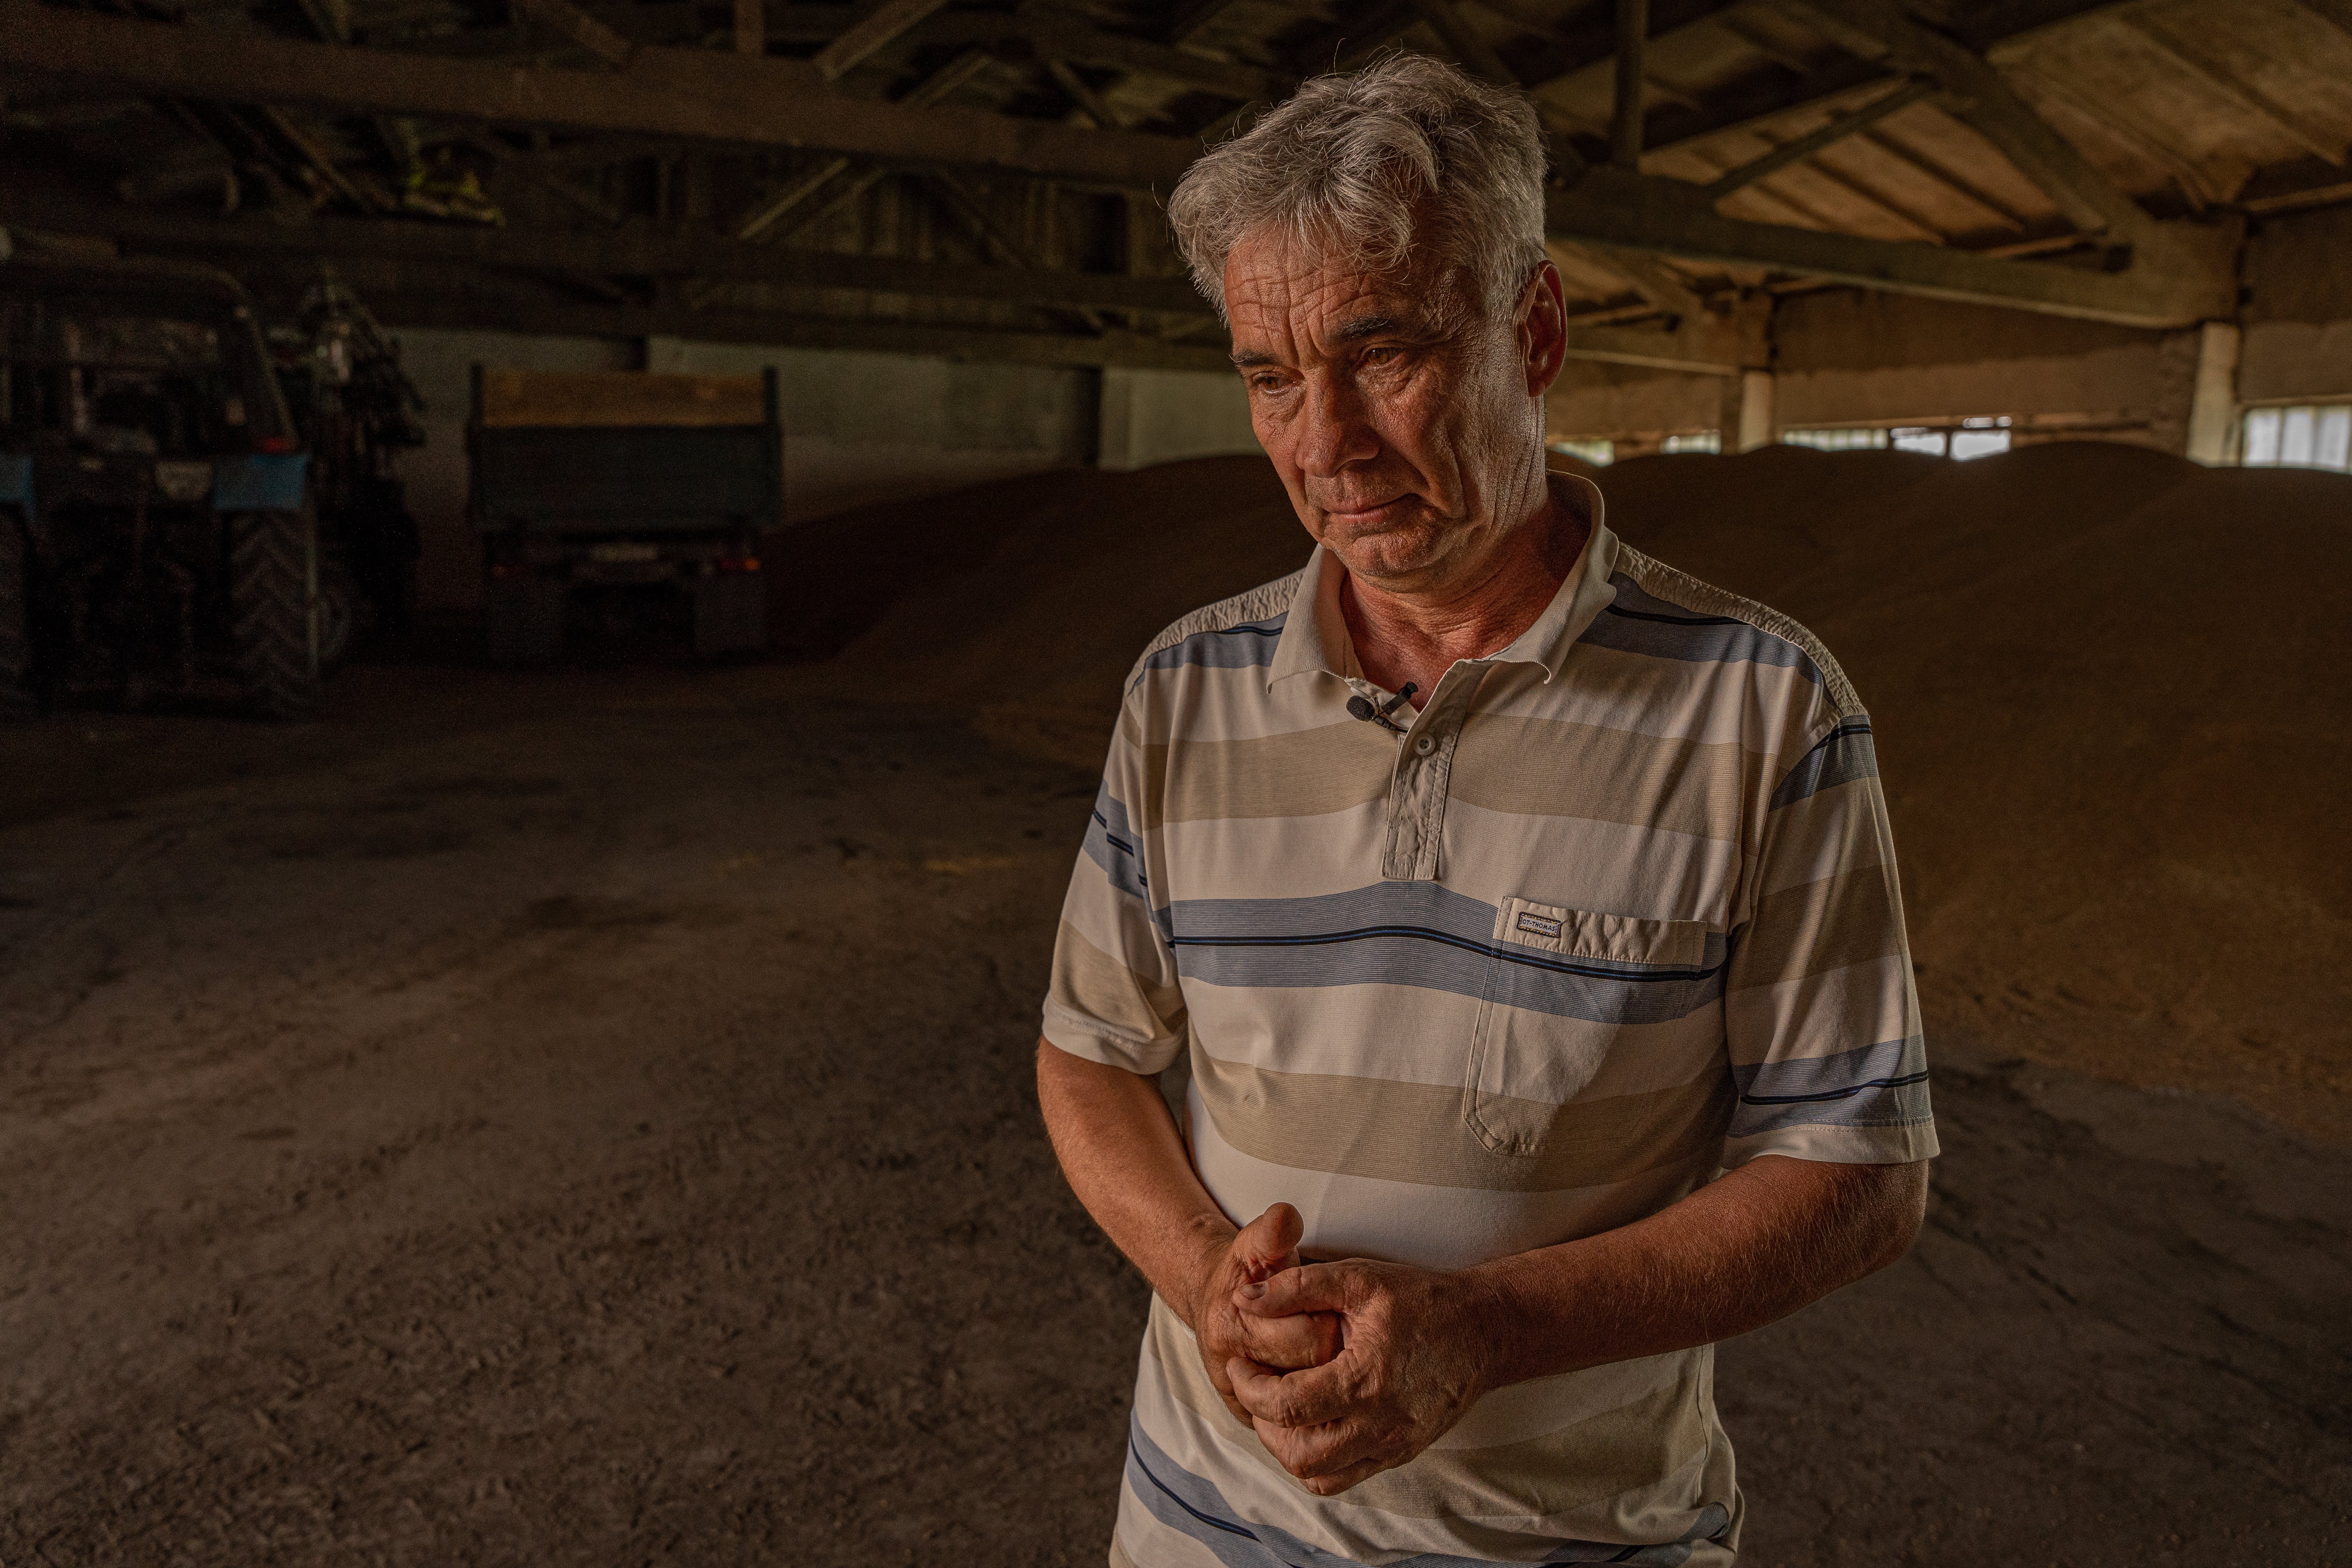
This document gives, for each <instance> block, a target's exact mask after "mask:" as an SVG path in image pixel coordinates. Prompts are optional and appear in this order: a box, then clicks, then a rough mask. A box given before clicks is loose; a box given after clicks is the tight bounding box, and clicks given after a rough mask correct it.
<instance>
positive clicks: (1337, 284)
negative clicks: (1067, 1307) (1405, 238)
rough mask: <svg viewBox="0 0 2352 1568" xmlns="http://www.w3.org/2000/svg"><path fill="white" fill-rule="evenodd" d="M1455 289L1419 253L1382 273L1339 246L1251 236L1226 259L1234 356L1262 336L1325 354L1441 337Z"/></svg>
mask: <svg viewBox="0 0 2352 1568" xmlns="http://www.w3.org/2000/svg"><path fill="white" fill-rule="evenodd" d="M1458 289H1459V280H1457V279H1454V278H1452V277H1451V276H1450V275H1449V273H1448V270H1447V269H1446V268H1444V267H1443V266H1441V265H1439V264H1438V263H1437V262H1436V261H1435V259H1434V258H1433V256H1432V254H1431V251H1430V249H1429V247H1423V246H1416V247H1414V248H1413V250H1412V252H1411V253H1410V254H1409V255H1408V257H1407V258H1405V260H1404V261H1403V262H1402V264H1400V265H1392V266H1381V265H1378V264H1377V263H1374V262H1370V261H1367V260H1366V259H1365V258H1363V257H1361V256H1360V254H1357V253H1356V251H1355V249H1354V247H1350V246H1348V245H1347V244H1345V243H1343V242H1340V241H1338V240H1318V239H1316V238H1313V237H1300V236H1298V235H1296V234H1292V233H1286V232H1283V231H1279V230H1268V229H1254V230H1251V231H1250V232H1249V233H1247V234H1244V236H1243V237H1241V238H1240V239H1239V240H1237V241H1236V242H1234V247H1233V249H1232V250H1231V251H1229V252H1228V253H1227V254H1226V258H1225V313H1226V316H1227V318H1228V319H1229V320H1230V321H1232V323H1233V331H1234V348H1235V349H1236V351H1240V350H1243V349H1244V347H1245V346H1248V344H1249V340H1252V339H1255V338H1261V337H1266V336H1280V337H1285V338H1288V337H1293V336H1305V337H1308V338H1311V339H1313V340H1314V341H1315V342H1318V344H1320V345H1322V346H1325V347H1331V346H1335V345H1336V344H1337V343H1338V342H1348V341H1353V340H1357V339H1360V338H1366V337H1374V336H1382V335H1390V334H1396V333H1403V334H1406V335H1412V336H1419V335H1424V334H1436V333H1441V332H1443V331H1444V330H1445V329H1446V327H1448V326H1449V325H1450V324H1451V323H1453V322H1454V321H1458V319H1459V316H1460V311H1459V303H1460V296H1459V293H1458Z"/></svg>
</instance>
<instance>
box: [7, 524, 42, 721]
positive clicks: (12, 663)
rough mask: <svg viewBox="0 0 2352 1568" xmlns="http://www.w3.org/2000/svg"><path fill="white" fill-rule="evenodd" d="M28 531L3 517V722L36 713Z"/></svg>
mask: <svg viewBox="0 0 2352 1568" xmlns="http://www.w3.org/2000/svg"><path fill="white" fill-rule="evenodd" d="M27 554H28V552H27V551H26V548H25V531H24V530H23V529H21V528H19V527H17V526H16V519H14V518H11V517H6V516H0V719H16V718H22V717H25V716H26V715H28V714H30V713H31V712H33V710H34V709H35V706H36V704H35V703H34V700H33V688H32V675H33V601H32V593H31V577H30V574H29V571H28V567H29V563H28V561H27V559H26V557H27Z"/></svg>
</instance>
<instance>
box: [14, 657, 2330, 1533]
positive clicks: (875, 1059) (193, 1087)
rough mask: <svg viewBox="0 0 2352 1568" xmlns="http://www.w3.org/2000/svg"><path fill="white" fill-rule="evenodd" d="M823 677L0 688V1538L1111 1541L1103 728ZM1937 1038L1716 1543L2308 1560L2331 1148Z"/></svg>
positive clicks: (1133, 1320)
mask: <svg viewBox="0 0 2352 1568" xmlns="http://www.w3.org/2000/svg"><path fill="white" fill-rule="evenodd" d="M827 690H828V686H827V683H826V682H824V681H823V680H818V679H808V678H807V672H806V671H805V669H794V668H790V667H773V666H771V667H764V668H743V669H737V670H732V671H726V672H720V673H718V674H702V675H692V674H689V673H688V672H685V671H681V670H676V669H663V668H649V669H644V670H639V671H636V672H634V673H631V672H618V671H612V670H606V671H602V672H599V671H593V670H578V669H575V670H572V671H568V672H562V673H557V674H551V675H546V676H541V677H537V678H530V679H524V678H509V677H496V676H491V675H489V674H487V673H482V672H477V671H469V670H466V669H464V668H454V667H434V666H412V667H407V668H373V669H361V670H357V671H353V672H352V673H351V674H350V675H348V676H347V677H345V678H344V679H343V680H342V681H341V683H340V684H339V686H338V687H337V689H336V693H335V700H334V703H333V705H332V708H331V711H330V712H329V713H328V714H327V715H326V716H324V717H323V718H321V719H320V721H316V722H314V723H311V724H309V725H305V726H302V727H300V728H299V729H297V730H294V731H276V730H268V729H263V728H260V727H256V726H247V725H241V724H236V723H233V722H227V721H218V720H212V719H205V718H191V717H182V718H168V717H164V718H139V719H131V718H124V717H121V716H109V715H93V714H81V715H74V716H67V717H59V718H55V719H51V720H48V721H44V722H42V723H40V724H37V725H35V726H32V727H30V728H27V729H23V730H18V731H12V732H9V733H6V734H5V735H0V762H5V767H0V823H4V824H5V826H0V1191H5V1193H6V1194H7V1195H8V1202H7V1211H6V1212H7V1214H8V1215H9V1219H10V1221H11V1223H9V1224H8V1225H7V1226H5V1228H0V1346H5V1354H0V1563H5V1564H7V1565H9V1568H15V1565H16V1564H19V1563H96V1562H124V1563H181V1562H184V1563H239V1564H243V1563H316V1562H327V1561H332V1562H339V1563H341V1562H351V1563H374V1562H386V1563H394V1562H396V1563H457V1562H463V1563H583V1564H589V1563H593V1564H606V1563H640V1562H643V1563H718V1562H772V1563H794V1564H810V1565H821V1564H834V1563H840V1564H853V1563H854V1564H858V1565H860V1568H866V1565H872V1564H889V1563H956V1564H959V1565H967V1564H968V1565H972V1568H984V1565H992V1564H1000V1563H1002V1564H1028V1563H1062V1562H1070V1563H1098V1562H1099V1561H1101V1551H1102V1543H1103V1540H1104V1536H1105V1532H1106V1531H1107V1528H1108V1521H1109V1519H1110V1515H1111V1510H1112V1507H1113V1496H1114V1488H1115V1487H1116V1485H1117V1481H1118V1470H1119V1453H1120V1447H1121V1444H1122V1440H1123V1437H1122V1434H1123V1428H1124V1419H1125V1415H1124V1405H1125V1399H1126V1393H1127V1386H1128V1380H1129V1373H1130V1370H1131V1366H1132V1359H1133V1354H1134V1349H1135V1344H1136V1340H1137V1332H1138V1328H1139V1321H1140V1314H1141V1310H1142V1292H1141V1288H1140V1286H1139V1282H1138V1280H1137V1279H1136V1278H1135V1276H1134V1275H1133V1274H1132V1273H1131V1272H1130V1271H1129V1269H1128V1268H1126V1266H1125V1265H1124V1264H1123V1263H1122V1262H1121V1261H1120V1260H1119V1259H1118V1258H1117V1257H1116V1255H1115V1254H1113V1253H1112V1252H1111V1251H1110V1250H1109V1249H1108V1247H1106V1246H1105V1245H1104V1244H1103V1243H1102V1242H1101V1241H1100V1240H1099V1238H1098V1237H1097V1236H1096V1235H1095V1233H1094V1232H1093V1231H1092V1229H1091V1228H1090V1226H1088V1224H1087V1221H1086V1219H1085V1217H1084V1215H1082V1214H1081V1213H1080V1212H1079V1211H1078V1209H1077V1208H1076V1205H1075V1204H1074V1203H1073V1202H1072V1201H1071V1200H1070V1199H1069V1198H1068V1197H1067V1196H1066V1194H1065V1192H1064V1191H1063V1189H1062V1187H1061V1185H1060V1184H1059V1182H1058V1180H1057V1178H1056V1176H1055V1172H1054V1169H1053V1164H1052V1161H1051V1157H1050V1154H1049V1152H1048V1151H1047V1149H1046V1146H1045V1140H1044V1138H1043V1136H1042V1133H1041V1132H1040V1131H1039V1129H1038V1126H1037V1123H1036V1119H1035V1112H1034V1100H1033V1095H1032V1092H1031V1089H1030V1080H1029V1072H1028V1058H1029V1051H1030V1047H1031V1042H1032V1040H1033V1039H1034V1030H1035V1006H1034V1004H1035V998H1036V995H1037V994H1038V991H1039V988H1040V984H1041V982H1042V974H1043V969H1044V964H1045V958H1046V955H1047V951H1048V943H1049V941H1050V936H1051V931H1052V927H1053V921H1054V916H1055V909H1056V907H1057V904H1058V900H1059V896H1060V894H1059V889H1060V886H1061V883H1062V881H1063V879H1064V878H1065V876H1066V873H1067V868H1068V865H1069V862H1070V858H1071V856H1072V854H1073V852H1074V849H1075V847H1076V840H1077V836H1078V831H1079V826H1080V824H1081V823H1082V821H1083V820H1084V817H1085V815H1086V812H1087V803H1088V800H1089V798H1090V796H1091V794H1092V791H1093V787H1094V784H1093V780H1092V779H1091V778H1090V777H1089V776H1088V775H1087V773H1084V772H1083V771H1080V770H1077V769H1074V768H1071V767H1069V766H1067V765H1066V764H1063V763H1050V762H1043V761H1037V760H1034V759H1032V758H1029V757H1026V756H1024V755H1021V754H1018V753H1015V752H1009V751H1004V750H999V749H994V748H992V746H991V744H990V743H989V742H985V741H983V740H982V739H981V738H980V737H979V736H978V735H977V734H976V733H975V732H974V731H973V729H972V727H971V725H970V724H969V723H968V722H967V721H966V717H965V714H964V713H963V712H961V711H957V710H918V709H903V708H902V709H883V708H858V707H855V706H849V705H845V704H844V703H842V702H840V701H838V700H834V699H832V698H831V697H829V696H828V695H826V692H827ZM1934 1024H1935V1020H1933V1019H1931V1020H1930V1025H1931V1028H1932V1027H1933V1026H1934ZM1937 1046H1938V1047H1940V1049H1941V1053H1942V1054H1941V1056H1940V1058H1939V1069H1940V1070H1939V1076H1938V1081H1937V1110H1938V1114H1939V1119H1940V1121H1941V1126H1942V1130H1943V1138H1944V1142H1945V1147H1946V1149H1947V1151H1948V1153H1947V1156H1946V1158H1945V1159H1944V1160H1943V1161H1942V1162H1941V1163H1940V1165H1939V1167H1938V1170H1937V1200H1936V1209H1935V1214H1934V1217H1933V1224H1932V1226H1931V1227H1930V1229H1929V1231H1928V1232H1927V1236H1926V1237H1925V1239H1924V1240H1923V1241H1922V1243H1921V1245H1920V1247H1918V1249H1917V1250H1916V1252H1915V1253H1914V1254H1913V1256H1912V1257H1911V1258H1909V1259H1907V1260H1906V1262H1904V1263H1903V1264H1901V1265H1899V1266H1898V1267H1897V1268H1894V1269H1892V1270H1890V1271H1889V1272H1888V1273H1886V1274H1885V1275H1882V1276H1880V1277H1878V1278H1877V1279H1873V1280H1871V1281H1869V1282H1867V1283H1865V1284H1864V1285H1863V1286H1860V1287H1857V1288H1855V1289H1852V1290H1849V1291H1847V1292H1845V1293H1844V1294H1843V1295H1841V1296H1839V1297H1837V1298H1834V1299H1832V1300H1831V1301H1830V1302H1828V1303H1826V1304H1825V1305H1823V1306H1822V1307H1820V1308H1817V1309H1815V1310H1812V1311H1811V1312H1809V1313H1806V1314H1803V1315H1801V1317H1799V1318H1797V1319H1795V1320H1793V1321H1790V1322H1788V1323H1784V1324H1782V1325H1780V1326H1779V1327H1777V1328H1775V1329H1773V1330H1770V1331H1766V1332H1763V1333H1760V1334H1758V1335H1755V1336H1752V1337H1750V1338H1749V1339H1748V1340H1745V1341H1742V1342H1737V1343H1735V1344H1733V1345H1731V1346H1728V1347H1727V1349H1726V1351H1725V1352H1724V1355H1723V1363H1722V1373H1721V1375H1720V1379H1719V1384H1720V1397H1721V1400H1722V1403H1723V1405H1724V1408H1725V1412H1726V1417H1727V1422H1728V1424H1729V1426H1730V1427H1731V1430H1732V1433H1733V1436H1734V1437H1735V1439H1736V1440H1737V1441H1738V1443H1739V1445H1740V1456H1741V1466H1742V1472H1743V1480H1744V1482H1745V1484H1746V1486H1747V1488H1748V1494H1749V1497H1750V1500H1751V1505H1752V1510H1753V1512H1752V1521H1753V1522H1752V1525H1751V1529H1750V1533H1749V1538H1748V1546H1749V1550H1748V1554H1747V1558H1748V1561H1750V1562H1753V1563H1790V1564H1798V1563H1857V1564H1864V1563H1866V1564H1887V1563H1927V1564H1936V1563H1970V1564H1974V1563H2004V1564H2007V1563H2031V1564H2042V1563H2066V1564H2071V1565H2073V1568H2090V1565H2093V1564H2117V1565H2122V1564H2131V1565H2133V1568H2139V1565H2143V1564H2152V1563H2197V1564H2234V1563H2245V1564H2269V1563H2291V1564H2316V1563H2331V1562H2344V1561H2347V1560H2352V1370H2347V1348H2352V1271H2347V1247H2346V1244H2347V1239H2352V1180H2347V1177H2352V1158H2347V1156H2346V1155H2345V1154H2343V1153H2341V1152H2326V1151H2319V1150H2315V1149H2311V1148H2307V1147H2305V1146H2303V1145H2300V1144H2297V1143H2295V1142H2293V1141H2292V1140H2289V1139H2286V1138H2284V1137H2283V1136H2282V1135H2281V1134H2280V1133H2279V1132H2278V1131H2277V1130H2276V1129H2275V1128H2273V1127H2272V1126H2270V1125H2269V1124H2267V1123H2264V1122H2262V1121H2258V1120H2256V1119H2255V1118H2253V1117H2252V1114H2251V1113H2249V1112H2246V1111H2243V1110H2236V1109H2232V1108H2231V1107H2230V1106H2229V1105H2227V1104H2226V1103H2221V1102H2212V1101H2207V1100H2200V1099H2196V1098H2193V1097H2189V1096H2185V1095H2179V1094H2173V1095H2165V1094H2158V1093H2149V1092H2146V1091H2143V1090H2139V1089H2124V1088H2117V1087H2114V1086H2109V1085H2102V1084H2098V1083H2094V1082H2092V1081H2090V1080H2086V1079H2076V1078H2072V1077H2068V1076H2066V1075H2065V1074H2063V1072H2060V1071H2057V1070H2054V1069H2052V1068H2042V1067H2027V1066H2025V1065H2023V1064H2022V1063H2010V1064H2008V1065H2006V1066H2004V1065H2002V1063H2001V1058H2002V1057H2003V1054H2004V1053H2003V1050H2002V1047H2001V1043H2000V1041H1999V1040H1998V1039H1976V1040H1967V1039H1960V1040H1955V1039H1951V1038H1949V1037H1948V1036H1946V1037H1938V1039H1937Z"/></svg>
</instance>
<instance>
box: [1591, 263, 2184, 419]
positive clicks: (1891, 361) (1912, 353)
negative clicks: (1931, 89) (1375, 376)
mask: <svg viewBox="0 0 2352 1568" xmlns="http://www.w3.org/2000/svg"><path fill="white" fill-rule="evenodd" d="M1772 337H1773V343H1774V351H1775V356H1776V357H1775V373H1774V375H1773V387H1772V392H1773V405H1774V406H1773V419H1774V424H1775V426H1776V427H1778V428H1789V427H1791V426H1796V427H1803V426H1822V425H1866V424H1905V423H1910V422H1914V421H1931V420H1948V419H1955V418H1965V417H1969V416H2000V415H2008V416H2011V417H2012V418H2016V419H2019V420H2020V421H2021V422H2026V421H2031V422H2033V423H2035V424H2038V425H2041V426H2045V427H2048V428H2052V429H2067V430H2078V431H2082V432H2084V433H2086V434H2087V433H2095V434H2097V435H2098V436H2100V437H2102V438H2103V439H2109V440H2122V441H2133V442H2138V443H2143V444H2146V445H2151V446H2158V447H2165V448H2167V449H2168V450H2172V451H2179V450H2180V449H2182V447H2184V446H2185V444H2186V442H2187V438H2188V437H2187V431H2188V419H2189V399H2190V395H2191V393H2192V391H2193V389H2194V385H2195V381H2196V373H2197V334H2196V332H2195V331H2185V332H2150V331H2135V330H2133V329H2130V328H2126V327H2110V326H2105V325H2103V324H2101V323H2098V322H2093V321H2066V320H2063V319H2061V318H2057V317H2045V316H2033V315H2028V314H2025V313H2023V312H2021V311H2015V310H1991V309H1987V308H1983V307H1979V306H1969V305H1958V304H1950V303H1946V302H1944V301H1941V300H1921V299H1914V298H1910V297H1907V296H1904V295H1898V294H1885V293H1874V292H1865V291H1864V290H1860V289H1836V290H1824V291H1822V292H1819V293H1812V294H1799V295H1795V296H1793V297H1791V298H1789V299H1786V300H1782V301H1781V302H1780V305H1779V307H1778V308H1777V309H1776V310H1774V312H1773V319H1772ZM1721 395H1722V382H1721V381H1720V380H1719V379H1718V378H1717V377H1714V376H1706V375H1689V374H1675V373H1672V372H1665V371H1643V370H1633V369H1628V368H1626V367H1623V366H1617V365H1605V364H1591V363H1582V364H1580V363H1571V364H1570V367H1569V370H1568V372H1567V373H1566V374H1563V375H1562V376H1561V378H1560V384H1559V386H1558V387H1556V388H1555V389H1554V390H1553V393H1552V395H1551V399H1550V418H1549V428H1550V429H1551V430H1552V431H1553V432H1555V433H1557V434H1559V435H1565V436H1611V435H1616V434H1619V433H1621V432H1622V433H1627V434H1633V435H1655V434H1658V433H1661V432H1672V431H1678V430H1706V429H1713V428H1715V427H1716V426H1717V424H1718V423H1719V422H1720V419H1721V405H1720V398H1721Z"/></svg>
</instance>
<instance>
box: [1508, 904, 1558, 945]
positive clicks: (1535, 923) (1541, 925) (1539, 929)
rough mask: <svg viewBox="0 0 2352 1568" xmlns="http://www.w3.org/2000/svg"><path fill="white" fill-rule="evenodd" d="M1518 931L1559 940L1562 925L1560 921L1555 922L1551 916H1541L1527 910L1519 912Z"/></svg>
mask: <svg viewBox="0 0 2352 1568" xmlns="http://www.w3.org/2000/svg"><path fill="white" fill-rule="evenodd" d="M1518 929H1519V930H1521V931H1533V932H1534V933H1535V934H1536V935H1538V936H1545V937H1551V938H1554V939H1557V938H1558V937H1559V931H1560V924H1559V921H1556V920H1553V919H1552V918H1551V917H1550V916H1549V915H1539V914H1535V913H1532V912H1530V911H1529V910H1520V911H1519V920H1518Z"/></svg>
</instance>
